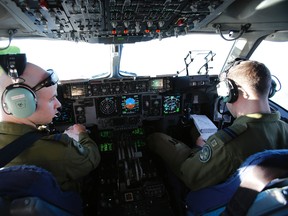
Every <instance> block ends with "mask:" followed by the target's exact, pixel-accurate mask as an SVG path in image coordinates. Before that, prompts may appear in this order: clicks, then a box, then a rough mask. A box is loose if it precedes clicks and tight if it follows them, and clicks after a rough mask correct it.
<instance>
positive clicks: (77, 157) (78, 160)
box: [0, 122, 100, 192]
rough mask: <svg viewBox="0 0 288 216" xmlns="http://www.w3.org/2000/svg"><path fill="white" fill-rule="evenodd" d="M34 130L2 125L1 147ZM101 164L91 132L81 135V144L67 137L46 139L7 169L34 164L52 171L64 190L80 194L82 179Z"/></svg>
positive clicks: (55, 135)
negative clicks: (89, 134)
mask: <svg viewBox="0 0 288 216" xmlns="http://www.w3.org/2000/svg"><path fill="white" fill-rule="evenodd" d="M32 130H35V128H34V127H31V126H28V125H24V124H15V123H11V122H0V148H2V147H4V146H6V145H7V144H8V143H10V142H12V141H13V140H14V139H16V138H17V137H19V136H21V135H22V134H24V133H26V132H29V131H32ZM99 162H100V153H99V150H98V147H97V145H96V143H95V142H94V141H93V140H92V139H91V138H90V137H89V136H88V134H87V133H80V135H79V142H76V141H75V140H73V139H71V138H70V137H68V135H67V134H54V135H49V136H44V137H43V138H41V139H39V140H37V141H36V142H35V143H34V144H33V145H32V146H31V147H29V148H28V149H26V150H24V151H23V152H22V153H21V154H20V155H18V156H17V157H16V158H14V159H13V160H12V161H11V162H10V163H9V164H7V166H13V165H21V164H32V165H36V166H39V167H42V168H44V169H46V170H48V171H50V172H51V173H52V174H53V175H54V176H55V177H56V180H57V181H58V182H59V184H60V186H61V188H62V189H63V190H76V191H78V192H80V184H79V183H80V181H79V180H80V179H81V178H82V177H84V176H86V175H88V174H89V173H90V172H91V171H92V170H94V169H95V168H96V167H97V165H98V164H99Z"/></svg>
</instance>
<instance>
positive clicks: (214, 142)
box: [211, 139, 218, 148]
mask: <svg viewBox="0 0 288 216" xmlns="http://www.w3.org/2000/svg"><path fill="white" fill-rule="evenodd" d="M217 145H218V143H217V141H216V140H215V139H213V140H212V141H211V146H212V147H213V148H214V147H216V146H217Z"/></svg>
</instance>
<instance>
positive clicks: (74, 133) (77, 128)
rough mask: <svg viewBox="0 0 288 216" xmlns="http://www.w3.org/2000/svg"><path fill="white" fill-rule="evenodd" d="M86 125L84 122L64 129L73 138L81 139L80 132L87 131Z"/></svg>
mask: <svg viewBox="0 0 288 216" xmlns="http://www.w3.org/2000/svg"><path fill="white" fill-rule="evenodd" d="M86 131H87V130H86V127H85V126H84V125H82V124H74V125H73V126H70V127H69V128H67V129H66V130H65V131H64V134H67V135H68V136H69V137H71V138H72V139H74V140H76V141H79V134H80V133H82V132H85V133H86Z"/></svg>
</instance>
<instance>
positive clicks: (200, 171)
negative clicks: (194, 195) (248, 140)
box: [179, 126, 246, 190]
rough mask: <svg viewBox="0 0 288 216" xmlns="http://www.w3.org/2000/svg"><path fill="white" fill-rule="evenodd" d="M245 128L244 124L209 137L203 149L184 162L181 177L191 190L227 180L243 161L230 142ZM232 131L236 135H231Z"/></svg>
mask: <svg viewBox="0 0 288 216" xmlns="http://www.w3.org/2000/svg"><path fill="white" fill-rule="evenodd" d="M245 130H246V127H244V126H243V127H242V126H234V127H232V128H229V129H227V131H225V130H221V131H218V132H217V133H216V134H214V135H212V136H211V137H209V139H208V140H207V143H206V144H205V145H204V146H203V148H202V149H201V151H199V152H197V153H195V154H194V155H192V156H190V157H188V158H187V159H186V160H185V161H184V162H183V163H182V165H181V168H180V176H179V177H180V178H181V179H182V180H183V182H184V183H185V184H186V185H187V186H188V187H189V188H190V189H191V190H199V189H201V188H205V187H207V186H211V185H215V184H219V183H221V182H224V181H226V180H227V179H228V178H229V177H230V176H231V175H232V174H233V173H234V172H235V170H237V168H239V166H240V164H241V162H242V161H240V160H238V159H237V157H236V155H237V153H235V152H234V149H233V147H232V146H233V145H231V144H230V142H231V143H232V142H233V139H234V138H236V137H237V136H238V135H239V134H241V133H242V132H244V131H245ZM228 131H229V132H228ZM232 133H234V134H235V137H233V135H231V134H232Z"/></svg>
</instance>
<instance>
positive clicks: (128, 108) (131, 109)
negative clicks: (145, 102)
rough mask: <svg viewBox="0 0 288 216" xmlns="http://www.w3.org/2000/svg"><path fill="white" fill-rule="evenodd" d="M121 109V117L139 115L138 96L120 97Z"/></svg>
mask: <svg viewBox="0 0 288 216" xmlns="http://www.w3.org/2000/svg"><path fill="white" fill-rule="evenodd" d="M121 108H122V114H123V115H129V114H136V113H139V111H140V104H139V95H123V96H122V97H121Z"/></svg>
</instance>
